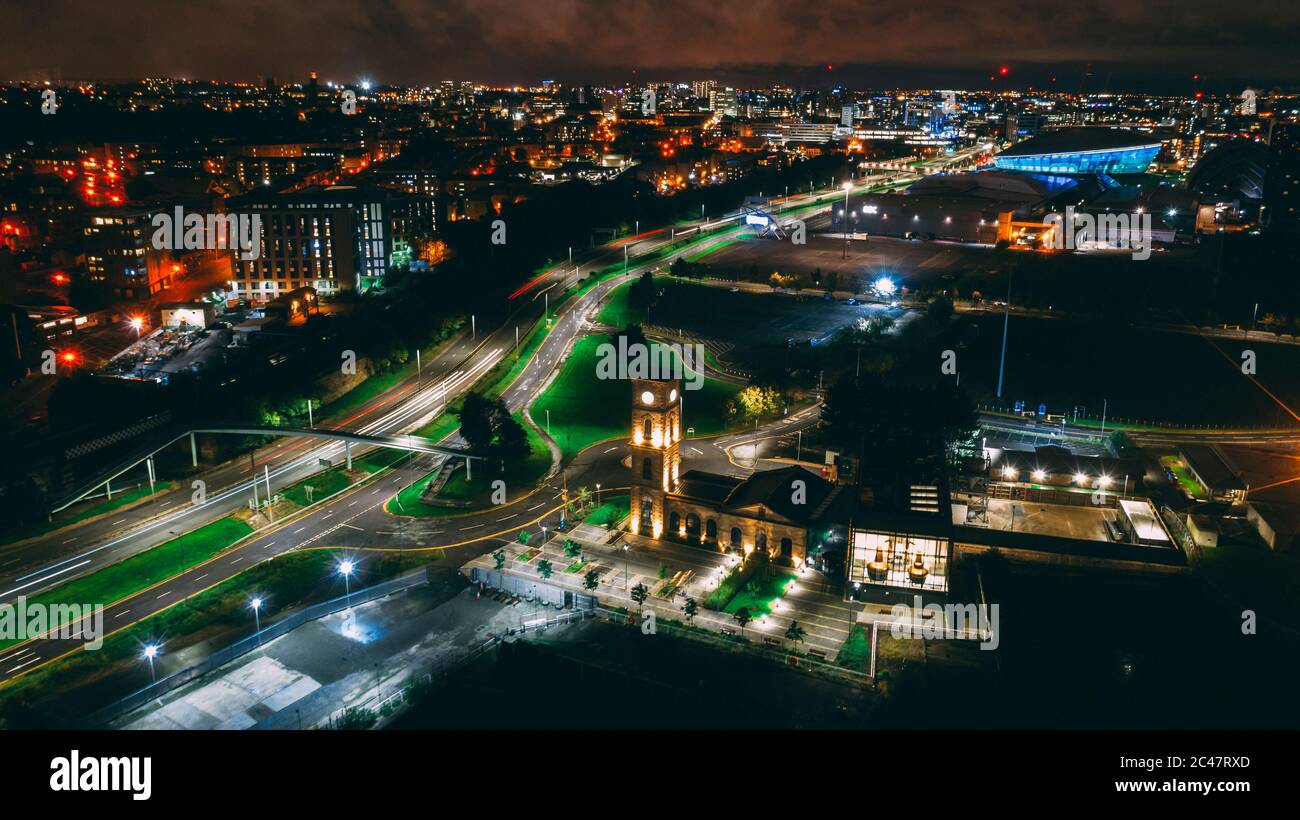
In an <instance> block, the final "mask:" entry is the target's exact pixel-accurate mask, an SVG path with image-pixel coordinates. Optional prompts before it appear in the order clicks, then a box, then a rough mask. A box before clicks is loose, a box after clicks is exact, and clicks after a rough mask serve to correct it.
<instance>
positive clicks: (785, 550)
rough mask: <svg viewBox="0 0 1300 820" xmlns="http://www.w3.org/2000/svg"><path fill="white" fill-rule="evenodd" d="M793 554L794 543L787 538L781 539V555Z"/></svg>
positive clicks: (783, 556) (784, 556)
mask: <svg viewBox="0 0 1300 820" xmlns="http://www.w3.org/2000/svg"><path fill="white" fill-rule="evenodd" d="M792 555H794V543H793V542H791V541H790V539H789V538H782V539H781V557H782V558H789V557H790V556H792Z"/></svg>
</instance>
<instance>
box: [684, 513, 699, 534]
mask: <svg viewBox="0 0 1300 820" xmlns="http://www.w3.org/2000/svg"><path fill="white" fill-rule="evenodd" d="M686 535H687V536H689V537H691V538H699V537H700V517H699V516H698V515H696V514H695V513H687V514H686Z"/></svg>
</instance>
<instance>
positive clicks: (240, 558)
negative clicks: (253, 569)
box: [230, 555, 244, 564]
mask: <svg viewBox="0 0 1300 820" xmlns="http://www.w3.org/2000/svg"><path fill="white" fill-rule="evenodd" d="M242 560H244V556H242V555H241V556H239V557H238V558H236V559H235V560H233V561H231V562H230V563H232V564H238V563H239V562H240V561H242Z"/></svg>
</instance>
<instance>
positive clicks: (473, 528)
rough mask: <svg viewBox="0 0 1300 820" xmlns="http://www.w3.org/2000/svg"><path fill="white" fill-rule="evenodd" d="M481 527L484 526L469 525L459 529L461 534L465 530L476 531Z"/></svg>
mask: <svg viewBox="0 0 1300 820" xmlns="http://www.w3.org/2000/svg"><path fill="white" fill-rule="evenodd" d="M482 526H484V525H483V524H471V525H469V526H468V527H461V528H460V531H461V532H464V531H465V530H476V529H478V528H479V527H482Z"/></svg>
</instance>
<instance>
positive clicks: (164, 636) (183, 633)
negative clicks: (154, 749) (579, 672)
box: [0, 550, 439, 729]
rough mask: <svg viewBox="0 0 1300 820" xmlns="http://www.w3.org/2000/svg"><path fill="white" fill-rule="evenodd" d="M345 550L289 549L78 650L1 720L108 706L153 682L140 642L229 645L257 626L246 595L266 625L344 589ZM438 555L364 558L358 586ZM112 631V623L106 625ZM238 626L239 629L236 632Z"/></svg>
mask: <svg viewBox="0 0 1300 820" xmlns="http://www.w3.org/2000/svg"><path fill="white" fill-rule="evenodd" d="M338 557H339V553H337V552H335V551H332V550H309V551H304V552H293V553H286V554H284V555H280V556H277V557H276V558H275V559H273V560H271V561H266V562H263V563H260V564H256V565H254V566H252V567H249V568H248V569H247V570H245V571H243V572H241V573H240V574H239V575H236V576H235V577H233V578H230V579H228V580H226V581H223V582H222V583H220V584H218V585H216V586H214V587H213V588H212V589H209V590H206V591H204V592H201V593H199V594H197V595H195V596H194V597H193V598H190V599H189V600H187V601H185V603H184V604H182V605H180V606H173V607H171V608H170V609H167V610H164V611H163V612H160V613H158V614H157V615H154V616H152V617H150V618H147V619H145V620H144V621H141V622H140V623H137V624H135V625H133V626H131V627H128V628H127V629H124V630H122V631H121V632H118V633H117V634H115V635H112V636H111V637H109V638H107V639H105V641H104V645H103V647H102V648H101V649H100V650H99V651H97V652H76V653H74V654H71V655H68V656H67V657H64V658H61V659H59V660H57V661H55V662H54V663H51V664H49V665H48V666H45V667H43V668H41V669H37V670H34V671H32V672H30V673H28V674H26V675H23V676H21V677H18V678H16V679H13V680H11V681H8V682H6V683H5V684H4V686H3V687H0V717H2V718H3V720H4V721H5V723H6V726H7V728H18V727H20V726H22V727H33V728H34V727H36V726H41V727H44V728H47V729H48V728H51V727H57V726H59V725H61V724H62V723H65V722H67V721H72V720H75V719H77V718H80V717H81V716H83V715H85V714H87V713H89V712H91V711H93V710H94V709H97V708H99V707H101V706H104V705H106V703H107V702H108V701H111V699H113V698H115V697H119V696H121V695H125V694H127V693H128V692H130V691H133V690H134V689H136V688H138V687H139V686H141V685H143V684H144V683H147V682H148V672H147V671H145V668H144V667H143V666H141V664H140V647H141V646H142V645H144V644H146V643H150V642H154V641H157V642H161V643H162V645H163V651H164V653H167V654H175V653H176V652H178V651H179V650H181V649H184V648H185V647H186V646H187V645H190V644H193V643H194V642H195V641H197V640H202V639H204V638H207V637H213V636H214V634H215V635H216V636H217V640H218V645H219V646H224V645H226V644H227V643H230V642H232V641H233V640H235V639H236V638H238V637H243V636H244V635H246V634H249V633H250V632H251V631H252V625H251V623H250V621H249V611H248V599H249V597H250V596H252V595H253V594H256V595H259V596H261V597H262V598H263V599H264V600H265V601H266V609H264V610H263V613H262V619H263V623H264V624H269V623H270V622H272V621H275V620H279V618H280V617H282V615H283V613H284V612H286V611H287V610H290V609H292V608H295V607H297V606H299V605H302V604H306V603H312V602H314V601H318V600H325V599H328V598H332V597H335V596H337V595H341V594H343V587H342V586H340V585H339V581H338V576H337V573H335V572H334V564H335V562H336V561H337V560H338ZM438 557H439V556H438V554H437V553H418V554H416V553H407V554H406V555H401V556H398V555H393V556H387V555H386V556H383V557H380V558H364V559H363V560H362V561H361V562H360V564H359V566H358V573H359V575H358V578H357V580H355V581H354V582H353V587H352V588H353V590H359V589H361V588H363V587H365V586H370V585H371V584H374V583H377V582H379V581H382V580H384V579H386V578H390V577H393V576H394V575H397V574H399V573H400V572H402V571H403V570H406V569H411V568H413V567H416V566H419V565H420V564H422V563H427V562H429V561H433V560H437V559H438ZM105 627H106V629H107V630H108V631H112V628H113V627H112V625H111V624H106V625H105ZM232 631H233V632H234V633H236V634H231V633H232Z"/></svg>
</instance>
